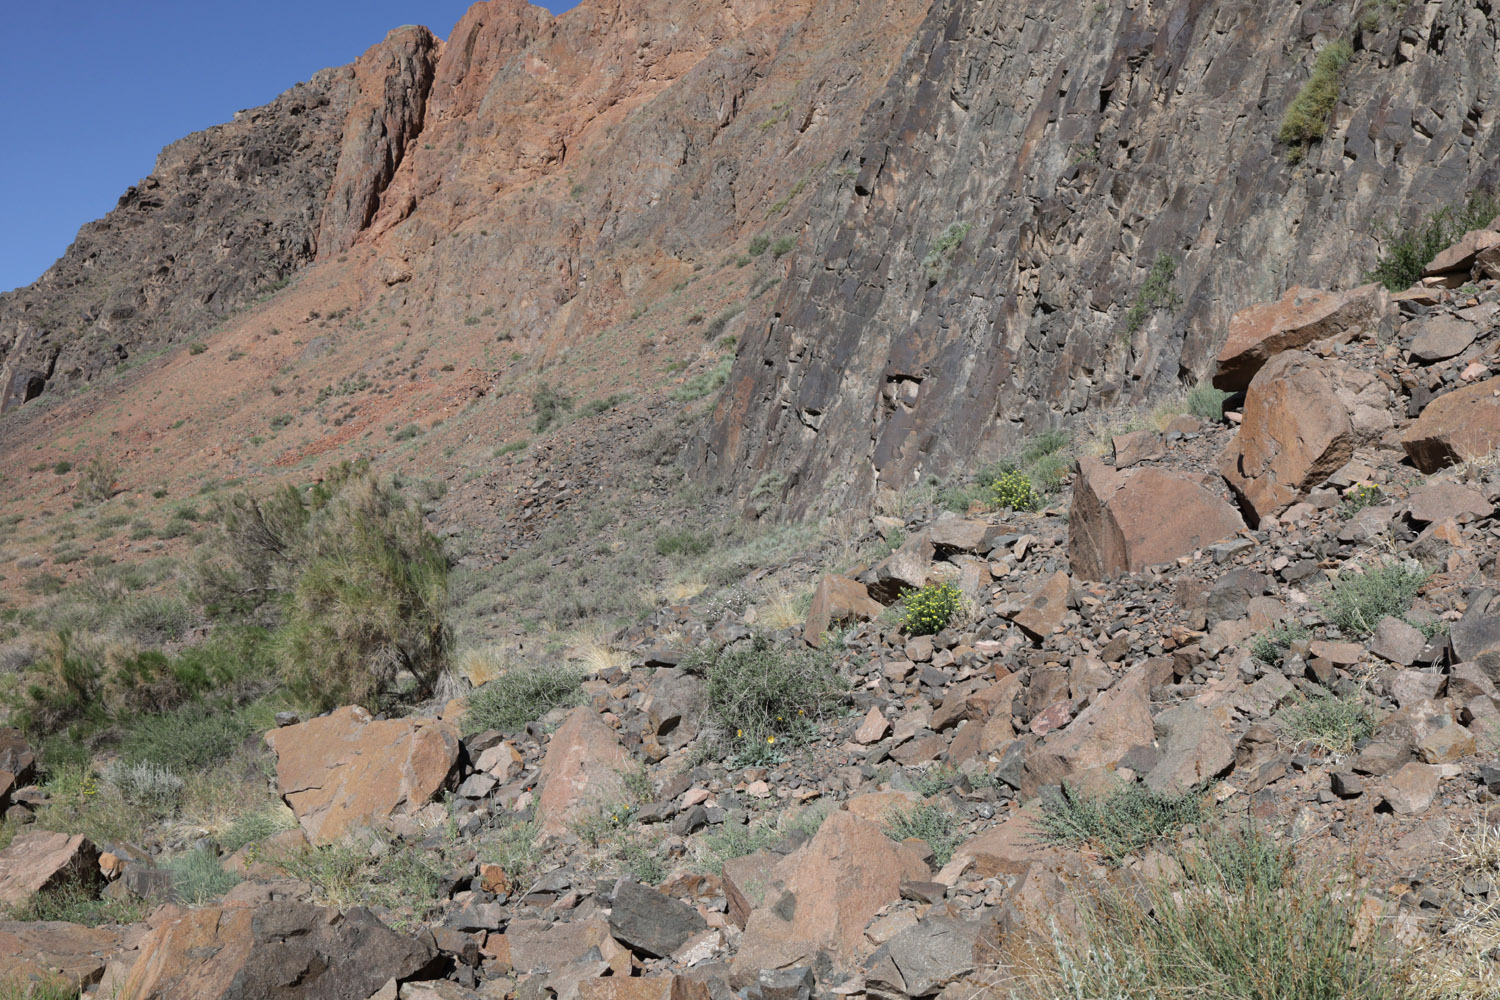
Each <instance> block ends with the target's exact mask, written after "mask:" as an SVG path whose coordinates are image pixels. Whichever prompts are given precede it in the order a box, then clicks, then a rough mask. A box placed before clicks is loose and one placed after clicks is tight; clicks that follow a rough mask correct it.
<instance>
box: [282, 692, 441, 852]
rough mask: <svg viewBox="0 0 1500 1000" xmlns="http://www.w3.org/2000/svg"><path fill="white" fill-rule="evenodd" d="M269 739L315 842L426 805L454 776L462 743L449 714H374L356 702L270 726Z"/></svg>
mask: <svg viewBox="0 0 1500 1000" xmlns="http://www.w3.org/2000/svg"><path fill="white" fill-rule="evenodd" d="M266 743H268V744H269V745H270V747H271V749H272V750H273V751H274V752H275V753H276V782H277V786H278V788H279V789H280V792H281V797H282V798H283V799H285V800H286V804H287V805H289V806H291V807H292V811H293V812H294V813H296V815H297V822H298V823H300V824H301V825H302V832H303V833H304V834H306V835H307V839H308V841H309V842H311V843H313V844H328V843H332V842H333V841H335V840H337V839H339V838H340V837H342V836H343V835H344V834H346V833H348V832H349V831H351V830H354V829H358V828H360V827H368V826H374V825H378V824H380V823H382V822H383V821H385V820H387V819H389V818H390V817H392V816H397V815H409V814H411V813H413V812H415V811H416V810H418V809H420V808H421V807H422V806H425V805H426V804H427V803H429V802H431V801H432V799H433V798H434V797H435V796H436V795H438V793H440V792H441V791H443V789H445V788H448V787H449V786H450V785H451V784H452V783H453V779H454V777H455V771H456V767H457V764H458V757H459V750H460V745H459V740H458V729H457V727H456V726H454V724H453V723H451V722H444V721H442V720H439V719H388V720H385V721H380V722H377V721H375V720H374V719H373V718H372V717H371V715H370V713H369V712H367V711H365V710H364V709H363V708H359V707H357V706H351V707H348V708H341V709H338V710H337V711H335V712H332V713H330V714H328V715H325V716H322V717H320V718H316V719H309V720H308V721H307V722H302V723H298V724H297V725H294V726H285V727H283V728H281V729H273V730H272V731H271V732H269V733H267V734H266Z"/></svg>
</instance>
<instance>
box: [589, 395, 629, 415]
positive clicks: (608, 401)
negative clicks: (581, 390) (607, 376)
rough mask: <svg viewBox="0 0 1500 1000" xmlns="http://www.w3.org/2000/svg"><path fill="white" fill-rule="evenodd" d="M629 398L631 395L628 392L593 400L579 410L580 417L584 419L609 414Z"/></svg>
mask: <svg viewBox="0 0 1500 1000" xmlns="http://www.w3.org/2000/svg"><path fill="white" fill-rule="evenodd" d="M629 398H630V394H629V393H628V392H616V393H612V394H610V395H608V396H605V397H603V398H601V399H591V400H589V401H588V402H587V403H584V404H583V405H582V406H580V407H579V408H578V415H579V416H583V417H597V416H598V415H599V414H601V413H608V412H609V411H610V410H613V409H614V408H615V407H617V406H619V405H620V404H621V403H623V402H625V401H626V400H628V399H629Z"/></svg>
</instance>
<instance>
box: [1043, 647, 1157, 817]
mask: <svg viewBox="0 0 1500 1000" xmlns="http://www.w3.org/2000/svg"><path fill="white" fill-rule="evenodd" d="M1151 682H1152V672H1151V667H1150V666H1149V665H1148V664H1146V663H1140V664H1137V665H1136V666H1134V667H1132V668H1131V669H1130V672H1129V673H1127V674H1126V675H1125V676H1124V677H1122V678H1120V680H1119V682H1118V683H1116V684H1115V685H1114V687H1112V688H1110V689H1109V690H1108V691H1106V692H1104V693H1103V694H1101V695H1098V696H1096V697H1095V698H1094V700H1093V703H1092V704H1090V705H1089V707H1088V708H1086V709H1084V710H1083V711H1082V712H1080V713H1079V715H1078V718H1076V719H1074V720H1073V721H1072V723H1071V724H1069V726H1068V728H1067V729H1064V730H1063V731H1061V732H1059V733H1056V734H1054V735H1052V736H1049V737H1048V738H1047V739H1046V740H1045V741H1044V742H1042V743H1041V744H1040V745H1038V746H1037V747H1036V748H1035V749H1034V750H1032V752H1031V754H1030V756H1029V757H1028V758H1027V761H1026V775H1027V780H1026V781H1025V782H1024V784H1025V786H1026V787H1027V788H1028V789H1030V788H1033V787H1039V786H1042V785H1056V784H1059V783H1060V782H1062V781H1063V779H1065V778H1067V777H1068V775H1070V774H1073V773H1075V772H1078V771H1086V770H1089V769H1092V768H1099V767H1113V766H1114V765H1115V764H1117V763H1119V761H1120V760H1121V759H1122V758H1123V757H1124V756H1125V755H1126V754H1128V753H1129V752H1130V751H1131V750H1134V749H1136V748H1138V747H1150V746H1152V744H1153V743H1154V742H1155V739H1156V726H1155V723H1154V722H1153V720H1152V716H1151Z"/></svg>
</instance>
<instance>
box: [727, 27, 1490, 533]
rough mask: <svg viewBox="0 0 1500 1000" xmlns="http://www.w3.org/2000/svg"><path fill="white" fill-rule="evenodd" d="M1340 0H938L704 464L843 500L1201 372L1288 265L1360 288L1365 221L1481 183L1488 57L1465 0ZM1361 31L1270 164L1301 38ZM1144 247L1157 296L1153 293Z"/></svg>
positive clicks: (787, 285) (950, 467) (759, 332)
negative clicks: (1165, 275)
mask: <svg viewBox="0 0 1500 1000" xmlns="http://www.w3.org/2000/svg"><path fill="white" fill-rule="evenodd" d="M1349 16H1350V15H1349V14H1348V13H1347V12H1342V11H1334V10H1333V9H1331V8H1321V9H1319V10H1318V11H1314V12H1309V11H1308V10H1307V8H1306V7H1304V6H1303V5H1300V4H1295V3H1290V2H1284V0H1277V2H1273V3H1270V4H1249V3H1239V2H1218V3H1208V4H1199V3H1189V2H1187V0H1181V2H1170V3H1165V4H1152V5H1149V7H1148V6H1146V5H1137V6H1135V7H1130V8H1127V7H1124V6H1119V5H1116V6H1111V7H1108V9H1104V8H1101V9H1100V10H1099V11H1098V12H1097V13H1089V14H1087V15H1080V13H1079V9H1078V7H1077V5H1075V4H1071V3H1062V2H1041V3H1031V4H1020V5H1018V4H988V5H985V4H969V3H960V2H957V0H950V2H939V3H935V4H934V5H933V6H932V8H931V10H930V12H929V13H928V16H927V18H926V20H925V21H924V22H923V24H922V26H921V28H920V29H919V31H918V32H917V35H916V37H915V39H914V40H913V43H912V45H911V46H910V48H909V49H908V50H907V55H906V57H905V61H904V63H903V65H902V66H901V68H900V70H899V71H898V72H897V73H895V74H894V76H893V78H892V83H891V85H890V87H889V88H888V89H887V91H886V93H885V94H884V95H883V97H882V99H881V100H879V101H878V102H877V103H876V104H875V105H874V106H872V108H871V109H870V111H869V113H867V115H866V116H865V119H864V122H863V125H862V127H861V130H860V134H859V137H858V138H857V139H856V140H855V141H854V142H853V143H851V147H850V150H849V153H848V155H847V156H845V157H844V158H843V159H841V160H840V161H838V164H837V166H838V167H839V168H840V169H841V170H844V171H847V174H848V177H847V179H846V181H845V182H844V183H842V184H840V185H838V186H837V187H836V188H833V189H831V190H828V191H827V192H825V193H824V194H822V195H821V196H820V199H819V204H818V205H817V206H816V207H815V208H814V209H813V210H812V211H811V213H810V218H811V223H810V225H811V230H810V233H811V236H812V239H811V240H808V241H806V245H807V247H808V249H807V251H806V252H804V253H801V254H799V255H798V256H797V258H796V260H795V262H794V263H793V266H792V269H791V272H790V274H789V275H788V276H787V279H786V280H785V281H784V282H783V283H782V285H781V292H780V297H779V299H778V300H777V302H776V305H775V308H774V310H773V313H774V316H773V318H772V320H771V321H770V322H768V323H766V324H765V325H764V326H763V327H761V328H758V329H753V330H747V331H746V333H745V334H744V336H743V338H742V346H741V349H740V352H739V357H738V360H737V363H736V365H735V368H734V370H733V372H732V373H731V375H730V379H729V385H728V388H727V391H726V392H725V394H724V396H723V398H722V399H721V401H720V403H719V407H718V409H717V411H716V413H715V422H714V426H713V428H712V430H711V432H710V433H709V434H708V435H707V438H706V440H705V441H704V443H703V445H702V446H701V448H700V450H699V463H700V466H701V467H702V468H704V469H707V470H712V471H713V472H715V473H716V474H717V475H718V476H719V477H720V478H721V479H722V480H724V481H726V482H729V483H732V484H735V485H741V484H746V485H747V484H750V483H753V482H755V481H756V479H757V477H759V476H761V475H764V474H767V473H773V472H774V473H780V474H781V475H783V476H784V477H785V478H786V479H787V480H788V481H790V482H791V483H792V484H793V485H792V487H791V489H790V491H789V496H790V499H791V501H792V503H793V505H794V507H795V508H797V509H799V510H801V509H837V508H838V507H839V505H840V504H842V503H845V502H846V501H848V500H849V499H851V498H861V497H869V496H872V495H874V494H876V493H877V492H879V491H880V490H882V489H887V488H888V489H893V490H897V491H899V490H901V489H904V488H905V487H907V486H911V485H914V484H915V483H917V482H918V481H919V480H920V479H921V477H923V476H925V475H929V474H936V475H939V476H942V475H946V474H948V473H950V472H953V471H961V470H964V469H967V468H971V467H972V466H973V465H974V464H975V457H976V453H979V454H983V452H984V446H985V444H986V443H987V442H989V443H992V444H993V445H994V448H995V450H1003V449H1004V448H1006V447H1008V446H1011V445H1012V444H1014V442H1015V441H1017V440H1019V439H1020V437H1021V436H1022V435H1023V434H1025V433H1032V432H1035V431H1037V430H1039V429H1042V428H1044V427H1047V426H1055V425H1057V424H1059V423H1061V422H1063V421H1065V420H1067V419H1068V418H1076V417H1078V416H1079V415H1080V414H1083V413H1087V412H1090V411H1092V410H1094V409H1095V408H1096V407H1099V406H1101V405H1107V404H1110V403H1113V402H1119V401H1128V400H1135V399H1140V398H1142V397H1143V396H1144V395H1145V394H1146V393H1148V392H1149V391H1151V390H1152V389H1159V388H1163V387H1167V386H1172V385H1174V384H1180V383H1182V382H1192V381H1194V380H1196V379H1201V378H1207V377H1208V376H1210V375H1212V374H1213V371H1212V369H1213V366H1214V362H1215V357H1216V355H1217V354H1218V351H1219V349H1220V347H1221V345H1223V343H1224V339H1225V336H1226V332H1227V331H1228V329H1229V325H1230V318H1231V317H1232V316H1233V315H1234V314H1235V313H1236V312H1237V311H1239V310H1241V309H1243V308H1245V307H1247V306H1250V305H1252V304H1255V303H1259V302H1266V301H1269V300H1274V299H1276V298H1278V297H1279V296H1280V295H1281V293H1282V292H1283V291H1285V290H1286V289H1287V288H1288V287H1289V286H1291V285H1295V284H1301V285H1317V286H1319V287H1324V288H1354V287H1356V286H1357V285H1359V284H1360V278H1361V275H1362V274H1363V273H1364V272H1365V271H1366V270H1368V269H1369V267H1370V266H1371V265H1372V264H1373V263H1374V261H1375V259H1376V256H1377V254H1378V250H1379V248H1378V247H1377V244H1376V240H1375V238H1374V236H1372V235H1370V233H1371V224H1372V222H1374V221H1376V220H1380V219H1386V218H1393V217H1395V216H1396V215H1398V214H1399V215H1400V217H1401V221H1402V222H1410V221H1412V220H1413V219H1414V218H1415V217H1416V216H1417V215H1418V214H1419V213H1420V212H1422V211H1427V210H1431V209H1433V208H1435V207H1437V206H1438V205H1441V204H1444V203H1447V202H1450V201H1453V200H1459V199H1462V198H1463V197H1465V196H1466V195H1467V193H1468V192H1469V191H1470V190H1471V189H1473V188H1475V187H1479V186H1483V184H1484V183H1485V182H1486V180H1487V179H1488V178H1489V176H1490V174H1489V171H1491V170H1492V169H1493V164H1494V162H1495V160H1496V154H1497V152H1500V131H1497V130H1496V128H1495V119H1494V117H1493V116H1492V115H1490V114H1488V113H1486V112H1485V111H1483V110H1482V109H1484V108H1486V107H1491V106H1493V105H1494V103H1495V101H1496V99H1497V97H1500V93H1497V88H1500V74H1497V73H1496V72H1495V70H1496V65H1497V51H1496V42H1495V39H1494V37H1493V32H1492V31H1491V28H1490V26H1489V25H1488V24H1487V19H1486V16H1485V15H1484V14H1483V13H1482V12H1481V11H1480V10H1478V9H1476V8H1473V7H1472V6H1470V5H1467V4H1465V3H1460V2H1457V0H1448V2H1442V3H1434V4H1428V5H1425V6H1422V7H1420V8H1416V7H1414V8H1412V9H1410V11H1409V12H1408V13H1407V15H1406V17H1407V20H1405V21H1401V22H1400V23H1392V24H1387V25H1384V26H1382V27H1380V28H1378V29H1376V30H1373V31H1365V30H1363V29H1360V28H1357V27H1355V26H1354V25H1351V24H1350V23H1348V21H1347V18H1348V17H1349ZM1356 32H1357V33H1358V35H1359V45H1358V47H1359V48H1361V50H1362V51H1361V52H1360V53H1359V55H1358V57H1357V58H1356V59H1355V60H1354V61H1353V62H1352V63H1351V65H1350V67H1349V69H1348V70H1347V71H1346V76H1345V78H1344V79H1345V84H1344V87H1343V97H1342V98H1341V100H1340V103H1339V105H1338V107H1337V109H1336V111H1335V113H1334V115H1333V118H1332V121H1331V123H1330V128H1329V131H1328V134H1327V136H1326V137H1325V138H1324V140H1323V141H1322V142H1321V143H1319V144H1317V145H1315V146H1313V147H1312V148H1311V149H1310V150H1309V153H1308V157H1307V159H1306V161H1305V162H1304V163H1302V164H1301V165H1299V166H1296V167H1292V166H1289V165H1288V163H1287V161H1286V157H1285V151H1284V149H1283V148H1281V147H1279V146H1278V145H1277V143H1276V140H1275V136H1276V132H1277V128H1278V126H1279V123H1280V119H1281V116H1282V114H1283V112H1284V110H1285V109H1286V107H1287V105H1288V104H1289V103H1290V102H1291V100H1292V98H1293V97H1294V96H1295V94H1296V93H1297V91H1298V89H1299V88H1300V87H1301V86H1302V84H1303V82H1304V81H1305V80H1306V79H1307V74H1308V71H1309V68H1310V66H1311V63H1312V61H1313V58H1314V55H1315V52H1316V50H1317V49H1318V48H1320V47H1321V46H1323V45H1324V44H1326V43H1327V42H1328V41H1331V40H1333V39H1335V38H1339V37H1347V36H1349V35H1351V34H1354V33H1356ZM955 221H957V222H961V223H963V224H964V225H967V226H968V227H969V228H968V229H967V230H966V231H965V235H964V236H963V238H962V240H961V241H960V242H959V243H958V244H957V245H956V246H947V247H946V249H945V244H947V243H949V242H950V241H949V240H946V239H944V235H945V234H947V233H950V232H952V230H951V229H950V225H951V224H952V223H954V222H955ZM934 254H936V256H934ZM1162 256H1165V257H1166V258H1170V259H1172V260H1174V261H1175V262H1176V265H1175V269H1173V270H1172V272H1171V281H1170V282H1169V284H1170V290H1169V291H1168V293H1167V294H1165V295H1163V296H1158V297H1157V298H1155V299H1151V300H1149V301H1147V300H1142V299H1141V298H1140V296H1141V294H1142V291H1143V285H1144V283H1145V281H1146V278H1147V276H1148V274H1149V273H1150V271H1151V269H1152V267H1153V264H1154V263H1155V262H1156V261H1157V259H1158V258H1159V257H1162ZM1138 301H1141V302H1143V304H1145V305H1146V308H1144V310H1142V311H1140V314H1138V315H1135V316H1131V315H1130V312H1131V308H1132V306H1133V305H1134V304H1135V303H1137V302H1138ZM1151 302H1154V303H1156V304H1158V305H1163V304H1164V307H1162V308H1152V307H1151V306H1150V303H1151ZM1165 306H1171V308H1167V307H1165Z"/></svg>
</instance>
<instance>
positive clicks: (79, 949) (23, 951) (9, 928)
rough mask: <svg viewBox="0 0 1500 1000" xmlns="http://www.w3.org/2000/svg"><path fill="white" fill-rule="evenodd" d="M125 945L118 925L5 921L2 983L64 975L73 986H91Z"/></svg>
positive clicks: (0, 929) (0, 941)
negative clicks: (81, 925)
mask: <svg viewBox="0 0 1500 1000" xmlns="http://www.w3.org/2000/svg"><path fill="white" fill-rule="evenodd" d="M124 947H125V945H124V942H123V941H122V935H121V932H120V930H119V928H115V927H80V926H79V925H78V924H68V923H62V922H61V921H54V920H48V921H41V922H37V923H21V922H18V921H13V920H7V921H3V922H0V983H7V982H27V981H29V982H39V981H43V980H47V979H54V978H58V977H61V978H62V979H64V980H66V981H67V983H68V985H69V986H70V987H72V988H74V989H77V988H79V987H84V986H92V985H93V984H94V983H97V982H98V981H99V979H100V978H101V977H102V976H103V975H104V970H105V968H106V967H107V966H108V965H109V963H110V960H111V959H113V958H114V957H115V956H116V955H118V954H119V953H120V952H121V951H122V950H123V949H124ZM0 992H3V990H0ZM7 995H9V994H7ZM21 995H22V996H24V995H25V994H24V993H22V994H21Z"/></svg>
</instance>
